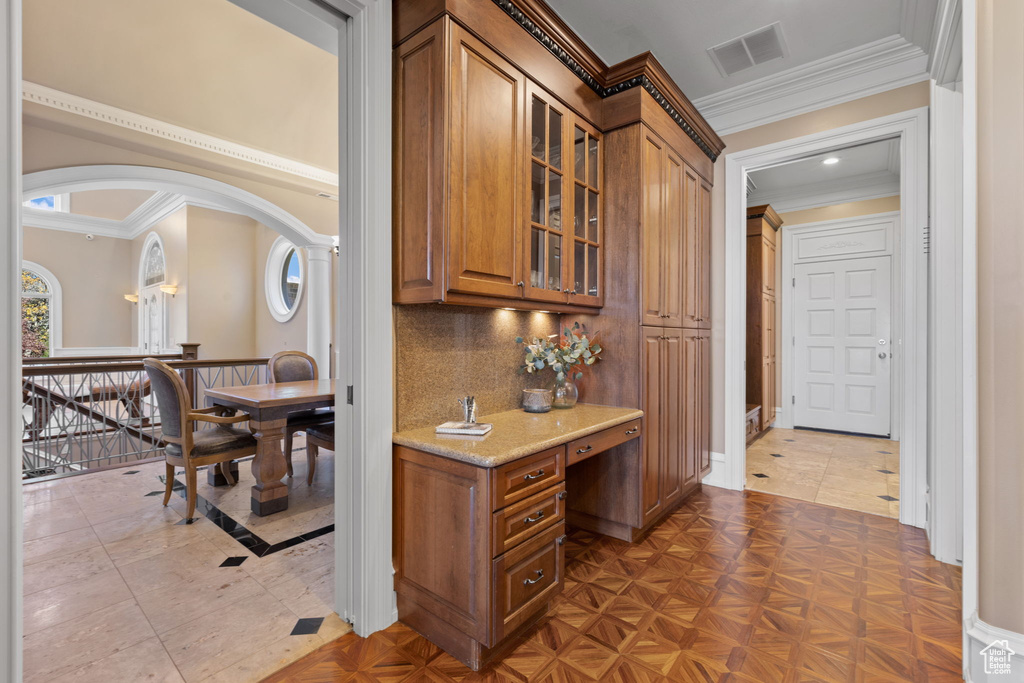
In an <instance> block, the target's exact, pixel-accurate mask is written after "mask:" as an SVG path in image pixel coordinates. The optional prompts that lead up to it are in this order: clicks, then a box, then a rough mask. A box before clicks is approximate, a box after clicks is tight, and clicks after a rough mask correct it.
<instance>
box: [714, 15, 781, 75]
mask: <svg viewBox="0 0 1024 683" xmlns="http://www.w3.org/2000/svg"><path fill="white" fill-rule="evenodd" d="M788 53H789V50H787V49H786V41H785V39H784V38H783V37H782V25H781V24H779V22H775V23H774V24H771V25H769V26H765V27H764V28H759V29H757V30H756V31H751V32H750V33H747V34H745V35H742V36H740V37H739V38H733V39H732V40H727V41H726V42H724V43H719V44H718V45H715V46H714V47H709V48H708V54H710V55H711V60H712V61H713V62H714V63H715V66H717V67H718V70H719V71H720V72H721V73H722V75H723V76H732V75H733V74H735V73H739V72H740V71H743V70H744V69H749V68H750V67H752V66H755V65H757V64H764V63H765V62H770V61H772V60H774V59H782V58H783V57H785V56H786V55H787V54H788Z"/></svg>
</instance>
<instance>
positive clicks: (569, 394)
mask: <svg viewBox="0 0 1024 683" xmlns="http://www.w3.org/2000/svg"><path fill="white" fill-rule="evenodd" d="M551 393H552V395H553V398H552V400H551V407H552V408H572V407H573V406H575V405H576V401H577V400H578V399H579V397H580V392H579V389H577V388H576V383H575V382H573V381H572V380H571V379H569V378H568V377H567V378H565V379H562V380H558V379H556V380H555V382H554V384H552V385H551Z"/></svg>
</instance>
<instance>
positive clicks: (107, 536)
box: [93, 496, 182, 544]
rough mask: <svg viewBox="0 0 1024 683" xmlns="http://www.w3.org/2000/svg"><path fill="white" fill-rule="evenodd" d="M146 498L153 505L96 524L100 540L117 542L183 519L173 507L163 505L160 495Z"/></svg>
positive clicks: (95, 527)
mask: <svg viewBox="0 0 1024 683" xmlns="http://www.w3.org/2000/svg"><path fill="white" fill-rule="evenodd" d="M146 500H149V501H151V506H152V507H149V508H144V509H142V510H139V511H137V512H136V513H135V514H132V515H128V516H126V517H120V518H118V519H114V520H111V521H109V522H103V523H102V524H97V525H96V526H94V527H93V530H94V531H95V532H96V535H97V536H98V537H99V539H100V541H102V542H103V543H107V544H110V543H116V542H117V541H123V540H124V539H126V538H132V537H134V536H138V535H141V534H145V533H148V532H150V531H157V530H159V529H163V528H165V527H167V526H168V525H169V524H176V523H177V522H180V521H181V519H182V516H181V515H180V514H178V513H177V512H175V511H174V510H173V509H171V508H169V507H166V508H165V507H164V506H162V505H161V504H160V500H159V499H158V496H153V497H152V498H147V499H146Z"/></svg>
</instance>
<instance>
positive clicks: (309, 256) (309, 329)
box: [306, 245, 334, 379]
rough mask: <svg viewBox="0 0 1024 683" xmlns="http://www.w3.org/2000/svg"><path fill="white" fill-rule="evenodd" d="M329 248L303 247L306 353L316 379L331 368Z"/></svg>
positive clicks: (330, 252)
mask: <svg viewBox="0 0 1024 683" xmlns="http://www.w3.org/2000/svg"><path fill="white" fill-rule="evenodd" d="M333 251H334V249H333V247H331V246H320V245H314V246H308V247H306V353H308V354H309V355H311V356H313V359H314V360H316V364H317V367H318V368H319V370H320V377H321V378H323V379H327V377H328V376H329V373H330V368H331V257H332V255H333Z"/></svg>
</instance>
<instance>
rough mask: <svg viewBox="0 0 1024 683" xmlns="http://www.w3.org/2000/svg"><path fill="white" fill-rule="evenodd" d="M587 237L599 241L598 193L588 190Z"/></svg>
mask: <svg viewBox="0 0 1024 683" xmlns="http://www.w3.org/2000/svg"><path fill="white" fill-rule="evenodd" d="M587 239H588V240H590V241H591V242H596V241H597V193H596V192H594V191H593V190H587Z"/></svg>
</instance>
